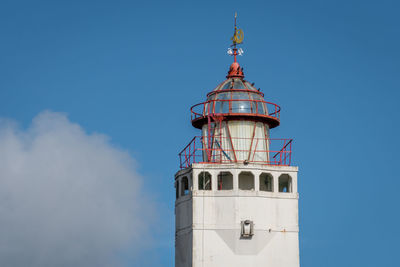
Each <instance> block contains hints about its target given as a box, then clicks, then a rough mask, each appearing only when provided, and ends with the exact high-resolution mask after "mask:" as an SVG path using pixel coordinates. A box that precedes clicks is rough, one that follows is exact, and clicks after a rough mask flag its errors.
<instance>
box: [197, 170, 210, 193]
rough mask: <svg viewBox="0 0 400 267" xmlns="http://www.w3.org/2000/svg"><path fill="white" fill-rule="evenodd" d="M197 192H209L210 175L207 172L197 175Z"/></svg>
mask: <svg viewBox="0 0 400 267" xmlns="http://www.w3.org/2000/svg"><path fill="white" fill-rule="evenodd" d="M198 177H199V190H211V174H210V173H209V172H201V173H199V176H198Z"/></svg>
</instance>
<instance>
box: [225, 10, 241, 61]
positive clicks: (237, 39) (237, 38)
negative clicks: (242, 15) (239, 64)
mask: <svg viewBox="0 0 400 267" xmlns="http://www.w3.org/2000/svg"><path fill="white" fill-rule="evenodd" d="M236 18H237V13H236V12H235V31H234V32H233V36H232V38H231V40H232V45H231V47H233V49H232V48H228V55H230V56H234V58H235V62H236V56H237V55H239V56H241V55H243V49H242V48H239V49H238V48H236V45H238V44H241V43H242V42H243V39H244V34H243V30H242V29H238V28H237V25H236Z"/></svg>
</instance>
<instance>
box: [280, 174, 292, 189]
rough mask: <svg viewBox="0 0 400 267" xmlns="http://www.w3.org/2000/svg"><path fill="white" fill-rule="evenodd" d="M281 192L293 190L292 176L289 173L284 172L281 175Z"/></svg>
mask: <svg viewBox="0 0 400 267" xmlns="http://www.w3.org/2000/svg"><path fill="white" fill-rule="evenodd" d="M279 192H283V193H291V192H292V177H290V176H289V175H288V174H282V175H281V176H279Z"/></svg>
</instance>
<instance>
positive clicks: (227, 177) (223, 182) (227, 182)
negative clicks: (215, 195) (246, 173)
mask: <svg viewBox="0 0 400 267" xmlns="http://www.w3.org/2000/svg"><path fill="white" fill-rule="evenodd" d="M232 189H233V175H232V173H230V172H220V173H219V174H218V190H232Z"/></svg>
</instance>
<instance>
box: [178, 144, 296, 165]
mask: <svg viewBox="0 0 400 267" xmlns="http://www.w3.org/2000/svg"><path fill="white" fill-rule="evenodd" d="M292 141H293V140H292V139H271V138H227V137H218V136H214V137H210V138H207V137H204V136H195V137H194V138H193V139H192V140H191V141H190V143H189V144H188V145H187V146H186V147H185V148H184V149H183V150H182V151H181V152H180V153H179V160H180V168H181V169H184V168H187V167H190V166H191V165H192V164H193V163H204V164H223V163H236V162H241V163H245V164H247V163H256V164H262V165H278V166H290V164H291V155H292Z"/></svg>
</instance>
